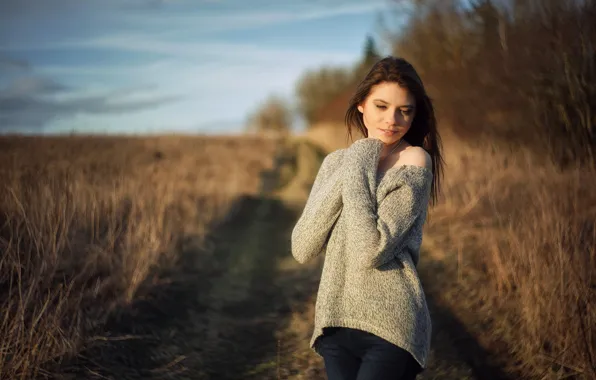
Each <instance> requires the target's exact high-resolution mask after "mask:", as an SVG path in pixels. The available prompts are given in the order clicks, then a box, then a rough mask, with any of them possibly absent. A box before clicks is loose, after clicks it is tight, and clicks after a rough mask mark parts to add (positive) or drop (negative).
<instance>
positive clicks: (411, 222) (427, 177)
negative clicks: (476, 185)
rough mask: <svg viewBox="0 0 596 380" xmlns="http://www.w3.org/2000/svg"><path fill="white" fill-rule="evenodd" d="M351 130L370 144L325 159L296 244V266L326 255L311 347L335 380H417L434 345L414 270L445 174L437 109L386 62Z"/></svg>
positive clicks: (360, 97)
mask: <svg viewBox="0 0 596 380" xmlns="http://www.w3.org/2000/svg"><path fill="white" fill-rule="evenodd" d="M345 121H346V125H347V127H348V132H349V135H350V137H351V136H352V129H353V128H356V129H357V130H358V131H359V132H360V133H361V134H362V135H363V136H365V137H364V138H362V139H359V140H357V141H355V142H353V143H352V144H351V145H350V146H349V147H348V148H345V149H339V150H336V151H334V152H332V153H330V154H328V155H327V156H326V157H325V159H324V160H323V163H322V165H321V167H320V169H319V172H318V173H317V176H316V179H315V182H314V184H313V186H312V189H311V192H310V194H309V197H308V200H307V202H306V205H305V207H304V210H303V211H302V214H301V216H300V218H299V219H298V221H297V222H296V225H295V226H294V229H293V231H292V237H291V247H292V255H293V256H294V257H295V259H296V260H297V261H298V262H300V263H304V262H306V261H308V260H310V259H312V258H314V257H316V256H318V255H319V254H321V253H323V252H324V253H325V261H324V265H323V272H322V275H321V281H320V284H319V291H318V294H317V301H316V308H315V326H314V333H313V335H312V339H311V341H310V346H311V348H313V349H314V350H315V351H316V352H317V353H318V354H320V355H321V356H322V357H323V359H324V362H325V369H326V371H327V376H328V378H329V380H339V379H357V380H368V379H375V380H380V379H394V380H397V379H404V380H405V379H414V378H415V377H416V375H417V374H418V373H419V372H421V371H422V370H423V369H424V368H425V367H426V361H427V357H428V353H429V348H430V337H431V320H430V316H429V312H428V308H427V304H426V298H425V294H424V291H423V289H422V285H421V282H420V280H419V278H418V273H417V271H416V265H417V264H418V260H419V255H420V244H421V242H422V226H423V224H424V222H425V220H426V215H427V208H428V204H429V203H430V201H431V200H432V203H433V204H434V203H435V202H436V199H437V192H438V189H439V177H440V176H441V175H442V169H443V162H442V161H443V159H442V157H441V153H440V145H441V144H440V137H439V134H438V132H437V128H436V121H435V115H434V110H433V106H432V103H431V101H430V99H429V97H428V96H427V94H426V91H425V89H424V86H423V84H422V81H421V80H420V77H419V76H418V74H417V73H416V71H415V70H414V68H413V67H412V66H411V65H410V64H409V63H408V62H407V61H405V60H404V59H401V58H396V57H391V56H389V57H386V58H384V59H382V60H380V61H379V62H377V63H376V64H375V65H374V66H373V67H372V68H371V70H370V72H369V73H368V74H367V75H366V77H365V78H364V80H363V81H362V82H361V83H360V85H359V86H358V88H357V90H356V93H355V94H354V96H353V98H352V100H351V101H350V104H349V108H348V110H347V112H346V117H345Z"/></svg>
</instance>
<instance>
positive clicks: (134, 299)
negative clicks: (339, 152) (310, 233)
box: [0, 129, 596, 380]
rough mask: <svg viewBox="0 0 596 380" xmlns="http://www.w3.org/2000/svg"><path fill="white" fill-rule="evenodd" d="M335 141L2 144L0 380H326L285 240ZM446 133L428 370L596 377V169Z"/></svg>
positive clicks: (425, 263)
mask: <svg viewBox="0 0 596 380" xmlns="http://www.w3.org/2000/svg"><path fill="white" fill-rule="evenodd" d="M337 135H338V133H334V132H329V131H328V130H327V132H325V131H324V130H322V129H319V130H313V131H311V133H309V134H308V135H306V136H302V137H300V138H298V137H294V138H291V139H289V140H287V141H286V140H283V141H282V140H279V141H278V140H274V139H271V138H258V137H249V136H238V137H176V136H161V137H144V138H130V137H113V138H108V137H77V136H72V137H61V138H24V137H21V138H15V137H4V138H2V139H0V159H1V161H0V162H1V163H2V164H0V178H2V180H3V184H2V185H3V186H2V188H1V189H0V192H1V198H0V202H1V203H0V211H1V213H0V218H1V219H0V249H1V250H2V251H3V252H2V261H0V292H1V293H0V297H1V298H0V302H2V309H3V310H5V313H4V317H3V321H2V323H1V324H0V334H1V338H2V339H1V342H2V343H1V344H0V350H1V351H2V356H1V358H0V378H15V379H18V378H22V379H26V378H34V377H37V378H44V377H46V378H64V379H71V378H95V379H105V378H108V379H148V378H149V379H151V378H153V379H189V378H192V379H251V378H254V379H296V380H297V379H324V378H325V375H324V370H323V363H322V361H321V360H320V358H318V357H317V356H316V355H315V354H314V353H313V352H311V351H310V350H309V349H308V346H307V342H308V339H309V338H310V334H311V332H312V330H311V326H312V317H313V315H312V312H313V306H314V299H315V298H314V297H315V293H316V288H317V285H318V278H319V275H320V270H321V263H322V260H323V257H321V258H319V259H318V260H315V261H313V262H311V263H308V264H306V265H300V264H297V263H296V262H295V261H294V260H293V258H292V257H291V254H290V247H289V238H290V233H291V229H292V227H293V223H294V222H295V220H296V218H297V217H298V215H299V213H300V211H301V207H302V206H303V203H304V200H305V197H306V196H307V195H308V191H309V186H310V184H311V183H312V180H313V176H314V174H316V171H317V169H318V165H319V164H320V162H321V159H322V157H324V155H325V154H326V153H327V152H329V150H332V149H337V148H339V147H342V146H343V144H344V142H343V141H344V140H345V138H344V137H343V136H340V137H341V139H340V140H339V141H338V140H336V139H337V138H338V136H337ZM443 141H444V145H445V146H444V147H445V152H446V161H447V167H446V173H445V178H444V182H443V184H444V188H443V194H442V197H441V198H440V202H439V204H438V205H437V206H436V207H435V208H433V209H431V211H430V213H429V221H428V224H427V225H426V227H425V228H426V231H425V236H424V240H423V252H422V254H421V263H420V266H419V268H418V269H419V273H420V276H421V278H422V280H423V283H424V286H425V291H426V293H427V298H428V301H429V304H430V307H431V313H432V317H433V351H432V354H431V364H430V368H429V370H428V371H426V372H424V373H423V375H421V376H420V378H421V379H520V378H527V379H563V378H567V379H569V378H576V379H590V378H592V377H593V376H594V374H596V372H595V368H594V362H595V360H596V352H595V351H594V347H595V346H596V331H595V330H594V328H593V326H594V325H596V306H595V305H596V270H595V268H596V252H595V250H594V247H595V246H596V230H595V228H594V220H596V193H595V192H594V191H593V189H594V186H595V185H596V183H594V181H595V180H594V179H595V178H596V173H595V170H594V169H593V168H586V167H577V168H572V169H566V170H565V171H563V170H560V169H557V168H556V167H555V166H554V165H549V164H548V163H545V162H543V160H541V161H540V163H538V160H536V159H535V158H533V156H532V155H531V154H530V153H528V152H524V151H521V150H520V151H514V152H506V151H504V150H502V149H498V148H496V147H494V146H491V145H490V144H484V145H482V144H476V146H473V145H470V144H467V143H464V142H461V141H458V140H456V139H455V138H453V137H450V136H449V134H448V133H445V134H444V139H443Z"/></svg>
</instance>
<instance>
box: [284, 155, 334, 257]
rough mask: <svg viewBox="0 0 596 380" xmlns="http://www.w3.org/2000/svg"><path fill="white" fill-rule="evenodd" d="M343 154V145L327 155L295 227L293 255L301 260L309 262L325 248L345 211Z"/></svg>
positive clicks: (293, 232)
mask: <svg viewBox="0 0 596 380" xmlns="http://www.w3.org/2000/svg"><path fill="white" fill-rule="evenodd" d="M342 156H343V149H340V150H336V151H334V152H332V153H330V154H328V155H327V156H326V157H325V159H324V160H323V163H322V164H321V167H320V168H319V171H318V173H317V176H316V178H315V181H314V183H313V186H312V188H311V191H310V194H309V196H308V199H307V201H306V205H305V206H304V210H303V211H302V214H301V215H300V218H299V219H298V221H297V222H296V225H295V226H294V229H293V230H292V238H291V250H292V256H294V258H295V259H296V260H297V261H298V262H299V263H305V262H307V261H309V260H311V259H312V258H314V257H316V256H318V255H319V254H320V253H321V252H323V250H324V249H325V246H326V244H327V240H328V237H329V233H330V232H331V228H332V227H333V225H334V224H335V222H336V220H337V218H338V217H339V215H340V213H341V210H342V199H341V185H342V183H341V175H342V170H341V162H342Z"/></svg>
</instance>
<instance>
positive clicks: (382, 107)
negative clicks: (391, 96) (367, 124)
mask: <svg viewBox="0 0 596 380" xmlns="http://www.w3.org/2000/svg"><path fill="white" fill-rule="evenodd" d="M377 108H378V109H381V110H384V109H385V108H387V107H385V106H379V105H377Z"/></svg>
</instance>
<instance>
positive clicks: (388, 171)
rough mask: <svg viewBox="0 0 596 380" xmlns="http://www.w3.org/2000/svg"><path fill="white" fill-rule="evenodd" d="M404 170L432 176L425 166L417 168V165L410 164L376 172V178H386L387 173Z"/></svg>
mask: <svg viewBox="0 0 596 380" xmlns="http://www.w3.org/2000/svg"><path fill="white" fill-rule="evenodd" d="M405 169H410V170H414V171H421V172H422V173H424V174H431V175H432V174H433V173H432V170H431V169H429V168H427V167H426V166H418V165H412V164H402V165H397V166H393V167H391V168H389V169H387V170H385V171H377V176H383V177H385V176H387V174H388V173H392V172H393V171H396V172H399V171H400V170H405Z"/></svg>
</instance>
